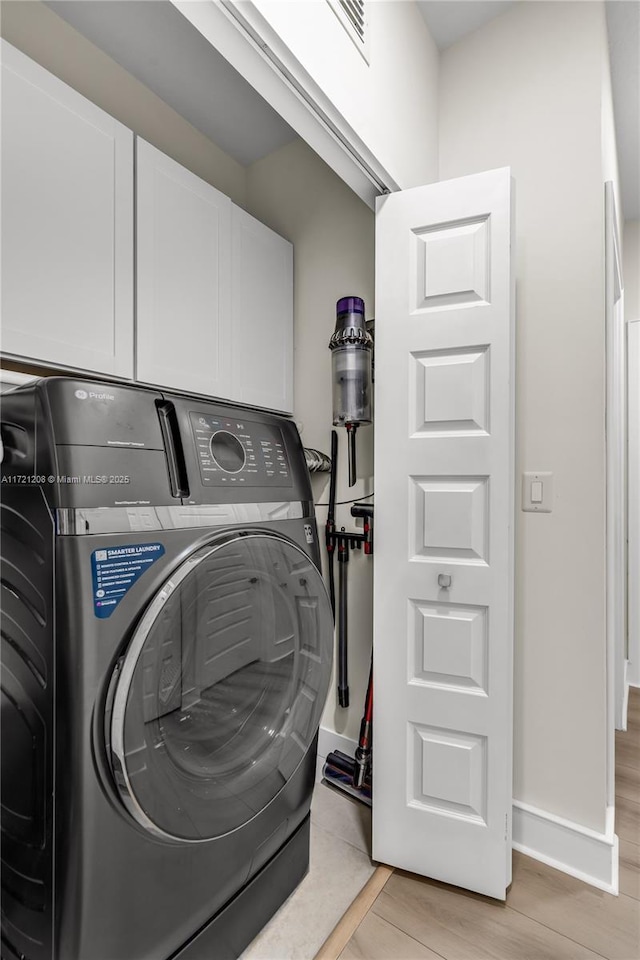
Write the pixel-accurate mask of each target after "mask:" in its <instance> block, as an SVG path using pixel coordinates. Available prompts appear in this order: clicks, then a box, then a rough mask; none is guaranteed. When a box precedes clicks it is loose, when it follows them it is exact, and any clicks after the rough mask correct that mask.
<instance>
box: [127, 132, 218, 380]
mask: <svg viewBox="0 0 640 960" xmlns="http://www.w3.org/2000/svg"><path fill="white" fill-rule="evenodd" d="M136 156H137V169H136V183H137V332H136V338H137V340H136V343H137V353H136V357H137V359H136V377H137V379H138V380H140V381H142V382H145V383H152V384H158V385H160V386H165V387H173V388H175V389H178V390H188V391H191V392H194V393H202V394H206V395H207V396H215V397H221V398H224V399H230V397H231V341H230V331H231V313H230V305H231V301H230V293H231V200H229V198H228V197H225V196H224V194H222V193H220V191H218V190H216V189H215V188H214V187H212V186H211V185H210V184H208V183H206V182H205V181H204V180H201V179H200V177H197V176H195V174H193V173H191V172H190V171H189V170H186V169H185V168H184V167H182V166H181V165H180V164H179V163H176V162H175V161H174V160H172V159H171V158H170V157H167V156H166V155H165V154H163V153H161V151H160V150H157V149H156V148H155V147H152V146H151V144H149V143H146V142H145V141H144V140H141V139H139V138H138V139H137V140H136Z"/></svg>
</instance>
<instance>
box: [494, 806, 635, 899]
mask: <svg viewBox="0 0 640 960" xmlns="http://www.w3.org/2000/svg"><path fill="white" fill-rule="evenodd" d="M513 849H514V850H519V851H520V853H524V854H526V855H527V856H528V857H533V858H534V859H535V860H540V861H542V863H546V864H547V865H548V866H550V867H555V869H556V870H562V872H563V873H568V874H570V875H571V876H572V877H577V878H578V880H584V882H585V883H589V884H591V886H593V887H598V888H599V889H600V890H606V891H607V893H613V894H617V893H618V838H617V836H616V835H615V832H614V811H613V807H609V808H608V809H607V820H606V830H605V832H604V833H597V832H596V831H595V830H589V828H588V827H583V826H581V825H580V824H579V823H573V822H572V821H571V820H564V819H563V818H562V817H557V816H556V815H555V814H553V813H548V812H547V811H546V810H539V809H538V808H537V807H531V806H529V804H527V803H521V802H520V801H519V800H515V801H514V804H513Z"/></svg>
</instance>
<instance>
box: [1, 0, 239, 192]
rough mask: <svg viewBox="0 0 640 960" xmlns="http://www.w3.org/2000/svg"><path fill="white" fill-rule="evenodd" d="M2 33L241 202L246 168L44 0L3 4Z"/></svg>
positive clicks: (160, 148)
mask: <svg viewBox="0 0 640 960" xmlns="http://www.w3.org/2000/svg"><path fill="white" fill-rule="evenodd" d="M0 35H1V36H2V37H4V39H5V40H8V41H9V43H12V44H13V45H14V46H15V47H17V48H18V49H19V50H22V52H23V53H25V54H26V55H27V56H28V57H31V58H32V59H33V60H35V61H36V62H37V63H39V64H41V66H43V67H45V68H46V69H47V70H49V71H50V72H51V73H53V74H55V76H56V77H59V78H60V80H63V81H64V82H65V83H68V84H69V86H70V87H73V88H74V89H75V90H77V91H78V92H79V93H81V94H83V95H84V96H85V97H87V99H88V100H91V101H92V102H93V103H95V104H96V105H97V106H99V107H101V108H102V109H103V110H105V111H106V112H107V113H109V114H111V116H112V117H115V118H116V119H117V120H120V122H121V123H124V124H125V126H127V127H129V129H130V130H133V131H134V133H137V134H138V135H139V136H141V137H143V138H144V139H145V140H148V141H149V143H152V144H153V145H154V146H155V147H157V148H158V149H159V150H162V151H164V153H166V154H168V155H169V156H170V157H173V159H174V160H176V161H177V162H178V163H182V164H183V165H184V166H185V167H187V168H188V169H189V170H191V171H192V172H193V173H195V174H197V175H198V176H199V177H202V179H203V180H206V181H207V182H208V183H210V184H212V185H213V186H214V187H217V189H218V190H221V191H222V192H223V193H225V194H226V195H227V196H229V197H231V199H232V200H235V202H236V203H240V204H242V203H243V201H244V196H245V170H244V167H243V166H242V165H241V164H239V163H238V162H237V161H236V160H234V159H233V158H232V157H230V156H229V155H228V154H226V153H225V152H224V151H223V150H221V149H220V147H218V146H217V145H216V144H215V143H212V141H211V140H209V139H208V138H207V137H205V136H204V135H203V134H202V133H200V131H199V130H196V128H195V127H193V126H192V125H191V124H190V123H188V122H187V121H186V120H184V119H183V118H182V117H181V116H180V115H179V114H178V113H176V111H175V110H173V109H172V108H171V107H169V106H168V105H167V104H166V103H165V102H164V101H163V100H161V99H160V98H159V97H158V96H156V94H155V93H152V92H151V90H149V88H148V87H145V86H144V84H142V83H140V81H139V80H136V78H135V77H133V76H132V75H131V74H130V73H127V71H126V70H124V69H123V68H122V67H121V66H120V65H119V64H117V63H116V62H115V60H112V59H111V58H110V57H108V56H107V55H106V54H105V53H103V52H102V51H101V50H99V49H98V47H96V46H95V45H94V44H93V43H91V42H90V41H89V40H87V39H86V38H85V37H83V36H82V34H80V33H78V31H77V30H74V28H73V27H71V26H70V25H69V24H68V23H66V21H65V20H63V19H62V18H61V17H59V16H57V14H55V13H54V12H53V11H52V10H50V9H49V8H48V7H46V6H45V5H44V4H43V3H41V2H40V0H12V2H11V3H3V4H2V18H1V19H0Z"/></svg>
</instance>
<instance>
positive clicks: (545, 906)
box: [340, 689, 640, 960]
mask: <svg viewBox="0 0 640 960" xmlns="http://www.w3.org/2000/svg"><path fill="white" fill-rule="evenodd" d="M616 794H617V796H616V832H617V834H618V837H619V838H620V896H618V897H614V896H611V895H610V894H608V893H604V892H602V891H600V890H597V889H596V888H595V887H591V886H588V885H587V884H585V883H582V882H581V881H580V880H575V879H574V878H573V877H569V876H567V874H565V873H560V872H559V871H557V870H553V869H552V868H551V867H547V866H545V865H544V864H542V863H539V862H538V861H536V860H531V859H530V858H529V857H525V856H522V855H521V854H518V853H514V858H513V883H512V885H511V888H510V890H509V894H508V896H507V901H506V904H501V903H497V902H496V901H495V900H489V899H487V898H485V897H481V896H477V895H476V894H472V893H467V892H465V891H463V890H460V889H458V888H456V887H449V886H446V885H445V884H442V883H436V882H435V881H432V880H425V879H423V878H421V877H416V876H414V875H413V874H409V873H403V872H400V871H397V872H395V873H393V874H392V875H391V876H390V878H389V879H388V880H387V882H386V884H385V885H384V887H383V889H382V891H381V892H380V893H379V894H378V896H377V897H376V899H375V901H374V902H373V904H372V906H371V908H370V909H369V911H368V913H367V914H366V916H365V917H364V919H363V920H362V921H361V923H360V925H359V926H358V927H357V929H356V931H355V933H354V934H353V935H352V937H351V939H350V940H349V942H348V943H347V945H346V947H345V948H344V949H343V951H342V953H341V954H340V960H441V958H445V960H587V958H592V960H593V958H595V960H597V958H599V957H600V958H602V957H604V958H607V960H640V689H635V690H631V699H630V704H629V729H628V731H627V732H626V733H618V734H617V735H616ZM342 942H343V943H344V940H343V941H342Z"/></svg>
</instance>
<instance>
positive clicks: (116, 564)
mask: <svg viewBox="0 0 640 960" xmlns="http://www.w3.org/2000/svg"><path fill="white" fill-rule="evenodd" d="M163 553H164V547H163V546H162V544H161V543H135V544H132V545H131V546H119V547H105V549H104V550H94V551H93V553H92V554H91V573H92V578H93V612H94V613H95V615H96V617H100V618H101V619H103V620H104V619H105V617H110V616H111V614H112V613H113V611H114V610H115V608H116V607H117V606H118V604H119V603H120V601H121V600H122V598H123V597H124V596H125V594H126V593H127V591H128V590H130V589H131V587H132V586H133V585H134V583H135V582H136V581H137V580H138V579H139V578H140V577H141V576H142V574H143V573H144V572H145V570H148V569H149V567H150V566H152V564H154V563H155V562H156V560H159V559H160V557H161V556H162V555H163Z"/></svg>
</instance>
